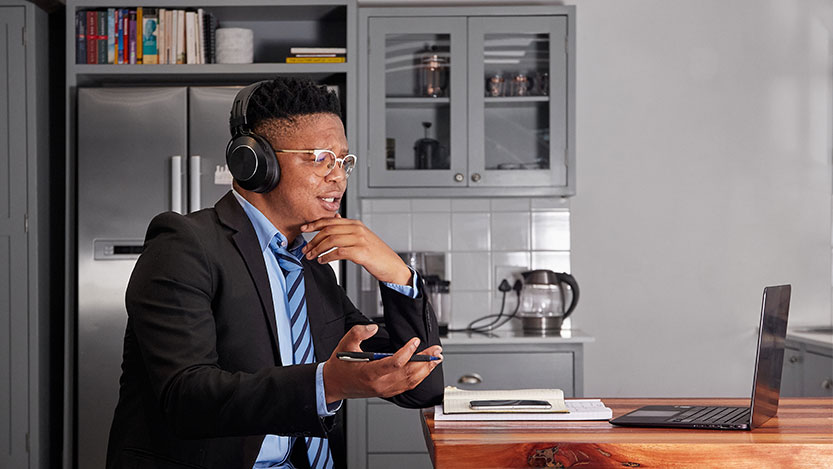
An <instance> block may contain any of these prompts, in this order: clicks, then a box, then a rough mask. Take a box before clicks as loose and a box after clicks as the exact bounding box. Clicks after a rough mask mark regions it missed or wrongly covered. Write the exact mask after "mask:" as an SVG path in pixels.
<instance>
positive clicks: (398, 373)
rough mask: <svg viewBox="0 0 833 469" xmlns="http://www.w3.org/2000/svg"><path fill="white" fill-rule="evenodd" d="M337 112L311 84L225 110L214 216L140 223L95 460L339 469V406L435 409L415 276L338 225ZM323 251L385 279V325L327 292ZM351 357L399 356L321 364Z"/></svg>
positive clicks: (438, 378) (293, 83)
mask: <svg viewBox="0 0 833 469" xmlns="http://www.w3.org/2000/svg"><path fill="white" fill-rule="evenodd" d="M241 95H242V96H243V97H241ZM339 116H340V109H339V104H338V100H337V98H336V97H335V95H334V94H332V93H328V92H327V91H326V90H325V89H324V88H322V87H319V86H317V85H315V84H314V83H312V82H310V81H305V80H298V79H290V78H279V79H276V80H274V81H271V82H261V83H258V84H255V85H252V86H250V87H247V88H246V89H244V90H243V91H241V93H240V94H238V99H236V100H235V108H233V109H232V119H231V121H232V133H233V140H232V142H231V143H230V145H229V149H228V152H227V158H228V160H229V166H230V169H231V171H232V174H233V175H234V176H235V182H234V186H233V187H234V191H232V192H229V193H228V194H226V195H225V196H224V197H223V198H222V199H220V200H219V201H218V202H217V204H216V205H215V207H214V208H213V209H206V210H201V211H199V212H196V213H193V214H190V215H187V216H182V215H179V214H176V213H171V212H168V213H163V214H161V215H158V216H157V217H155V218H154V220H153V221H152V222H151V224H150V226H149V228H148V233H147V237H146V242H145V250H144V253H143V254H142V256H141V257H140V258H139V260H138V261H137V264H136V267H135V269H134V271H133V275H132V276H131V279H130V283H129V286H128V289H127V295H126V304H127V312H128V324H127V330H126V333H125V338H124V342H125V345H124V356H123V364H122V377H121V387H120V395H119V403H118V405H117V407H116V412H115V416H114V419H113V425H112V428H111V431H110V442H109V447H108V455H107V466H108V468H122V467H130V468H186V467H187V468H194V467H197V468H223V469H228V468H251V467H281V468H284V467H296V468H297V467H313V468H319V467H321V468H323V467H344V466H345V461H346V455H345V454H346V450H345V448H344V436H343V413H344V412H343V409H344V406H343V403H342V401H343V399H346V398H358V397H373V396H378V397H384V398H389V399H390V400H392V401H393V402H395V403H397V404H399V405H403V406H406V407H423V406H428V405H433V404H435V403H438V402H439V401H440V400H441V398H442V369H441V368H440V369H435V368H436V367H437V366H438V365H439V363H440V362H441V359H442V355H441V348H440V345H439V338H438V335H437V334H438V332H437V324H436V318H435V317H434V314H433V312H432V311H431V308H430V305H429V304H428V302H427V301H426V296H425V295H424V294H423V291H424V288H423V287H422V283H421V279H420V278H419V276H418V274H417V273H416V272H413V271H411V270H410V269H409V268H408V267H407V266H406V265H405V264H404V262H402V260H401V259H400V258H399V257H398V256H397V255H396V253H394V252H393V251H392V250H391V249H390V248H389V247H388V246H387V245H386V244H385V243H384V242H383V241H382V240H380V239H379V238H378V237H377V236H376V235H375V234H374V233H373V232H371V231H370V230H369V229H368V228H367V227H365V226H364V225H363V224H362V223H361V222H359V221H355V220H348V219H344V218H341V217H340V216H339V207H340V201H341V199H342V197H343V194H344V190H345V188H346V184H347V177H348V176H349V172H350V170H351V169H352V166H353V164H354V163H355V157H354V156H353V155H348V154H347V140H346V137H345V134H344V127H343V125H342V123H341V119H340V117H339ZM238 139H241V140H238ZM240 142H243V143H240ZM256 147H260V148H257V151H256V152H255V151H254V150H252V149H253V148H256ZM238 150H239V151H238ZM241 155H242V156H241ZM252 155H257V158H259V159H250V158H252V157H253V156H252ZM247 168H248V170H250V171H248V170H247ZM264 168H265V169H264ZM262 170H266V171H267V173H257V171H262ZM255 173H257V174H258V176H257V178H260V179H261V180H260V182H258V183H253V182H252V181H253V179H250V176H251V175H253V174H255ZM257 178H255V179H257ZM247 187H248V189H247ZM313 232H317V234H315V236H314V237H312V239H311V240H310V241H309V243H305V241H304V238H303V237H302V236H301V234H302V233H313ZM337 259H346V260H350V261H352V262H355V263H357V264H359V265H361V266H363V267H364V268H365V269H366V270H367V271H368V272H369V273H370V274H371V275H373V276H374V277H375V278H376V279H378V280H379V281H380V283H381V284H382V285H383V286H381V287H380V288H381V290H382V299H383V303H384V306H385V328H383V329H378V326H376V325H373V324H371V321H369V320H368V319H367V318H366V317H365V316H363V315H362V314H361V313H360V312H359V311H358V310H357V309H356V308H355V307H354V306H353V304H352V303H351V302H350V300H349V299H348V298H347V296H346V295H345V294H344V291H343V290H342V289H341V287H340V286H339V285H338V284H337V282H336V279H335V276H334V274H333V271H332V269H331V268H330V267H329V265H327V263H328V262H331V261H333V260H337ZM363 341H364V342H363ZM360 350H373V351H381V350H387V351H391V352H396V353H395V354H394V355H393V356H392V357H389V358H384V359H382V360H378V361H373V362H367V363H355V362H348V361H342V360H339V359H337V357H336V353H337V352H341V351H353V352H355V351H360ZM414 354H422V355H429V356H431V357H435V358H436V359H435V360H433V361H409V359H410V358H411V356H412V355H414ZM81 430H82V431H83V429H81Z"/></svg>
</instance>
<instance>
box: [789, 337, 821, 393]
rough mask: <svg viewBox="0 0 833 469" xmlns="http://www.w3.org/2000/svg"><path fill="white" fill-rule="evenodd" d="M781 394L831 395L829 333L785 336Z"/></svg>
mask: <svg viewBox="0 0 833 469" xmlns="http://www.w3.org/2000/svg"><path fill="white" fill-rule="evenodd" d="M781 395H782V396H784V397H831V396H833V338H831V337H830V334H829V333H827V334H823V333H814V332H789V333H788V334H787V341H786V349H785V351H784V371H783V374H782V376H781Z"/></svg>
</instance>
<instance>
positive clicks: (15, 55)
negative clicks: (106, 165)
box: [0, 0, 61, 468]
mask: <svg viewBox="0 0 833 469" xmlns="http://www.w3.org/2000/svg"><path fill="white" fill-rule="evenodd" d="M0 27H2V31H3V32H4V33H3V34H2V35H0V48H2V50H3V54H2V59H0V90H2V91H0V95H2V99H0V108H2V111H0V129H2V130H0V134H2V142H3V144H2V145H0V147H2V149H3V150H2V151H0V188H2V190H0V344H2V347H0V467H3V468H41V467H43V468H46V467H55V466H56V465H57V463H58V461H55V460H51V459H50V458H51V457H52V455H53V452H54V451H53V449H52V447H50V444H51V439H50V436H51V434H50V429H51V428H53V425H55V420H54V418H53V417H54V413H55V411H54V410H53V408H52V407H51V404H52V402H53V401H54V399H55V398H56V396H57V395H58V393H60V388H61V386H60V384H55V383H54V382H53V381H52V380H56V381H57V380H59V379H60V378H59V377H58V376H56V375H55V373H56V371H57V370H58V368H57V367H55V368H52V367H53V366H54V360H53V359H52V356H53V355H54V353H53V352H52V349H51V348H50V347H51V343H52V341H53V337H54V340H56V341H57V340H59V339H58V337H59V333H57V332H51V331H52V330H51V329H50V325H51V324H52V323H51V319H52V318H50V313H51V308H50V305H51V298H52V296H53V295H52V293H53V292H52V291H51V288H53V286H54V285H55V283H53V282H54V280H53V278H52V277H53V275H54V274H53V269H54V266H56V265H59V262H56V261H54V260H53V259H52V255H53V254H55V252H54V251H51V249H50V242H49V239H50V226H51V225H50V221H51V218H52V216H53V215H54V214H52V213H50V209H51V208H52V206H51V205H50V203H49V202H50V200H49V196H50V187H52V182H53V181H51V180H50V178H49V176H50V166H49V164H50V158H49V141H50V125H49V118H48V102H49V89H48V77H49V66H48V64H49V59H48V57H49V52H48V50H47V47H48V20H47V14H46V12H44V11H43V10H41V9H40V8H39V7H37V6H36V5H34V4H33V3H31V2H24V1H8V0H0ZM56 257H60V256H59V255H57V256H56ZM50 334H54V336H50ZM50 394H51V395H50Z"/></svg>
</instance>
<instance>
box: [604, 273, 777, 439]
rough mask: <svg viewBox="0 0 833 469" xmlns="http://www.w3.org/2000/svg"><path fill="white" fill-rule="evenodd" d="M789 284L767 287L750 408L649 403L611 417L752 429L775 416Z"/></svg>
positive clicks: (644, 423)
mask: <svg viewBox="0 0 833 469" xmlns="http://www.w3.org/2000/svg"><path fill="white" fill-rule="evenodd" d="M790 291H791V287H790V285H779V286H773V287H766V288H764V298H763V305H762V307H761V327H760V329H759V332H758V354H757V356H756V358H755V377H754V379H753V385H752V400H751V405H750V406H749V407H725V406H691V405H649V406H644V407H640V408H639V409H636V410H634V411H633V412H630V413H628V414H625V415H622V416H620V417H616V418H614V419H611V420H610V423H612V424H615V425H623V426H632V427H670V428H708V429H714V430H751V429H753V428H756V427H759V426H760V425H761V424H763V423H764V422H766V421H767V420H769V419H770V418H772V417H773V416H775V413H776V412H778V398H779V396H780V394H781V371H782V368H783V365H784V340H785V339H786V335H787V315H788V314H789V311H790Z"/></svg>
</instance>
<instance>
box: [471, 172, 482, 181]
mask: <svg viewBox="0 0 833 469" xmlns="http://www.w3.org/2000/svg"><path fill="white" fill-rule="evenodd" d="M471 180H472V182H480V173H474V174H472V175H471Z"/></svg>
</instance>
